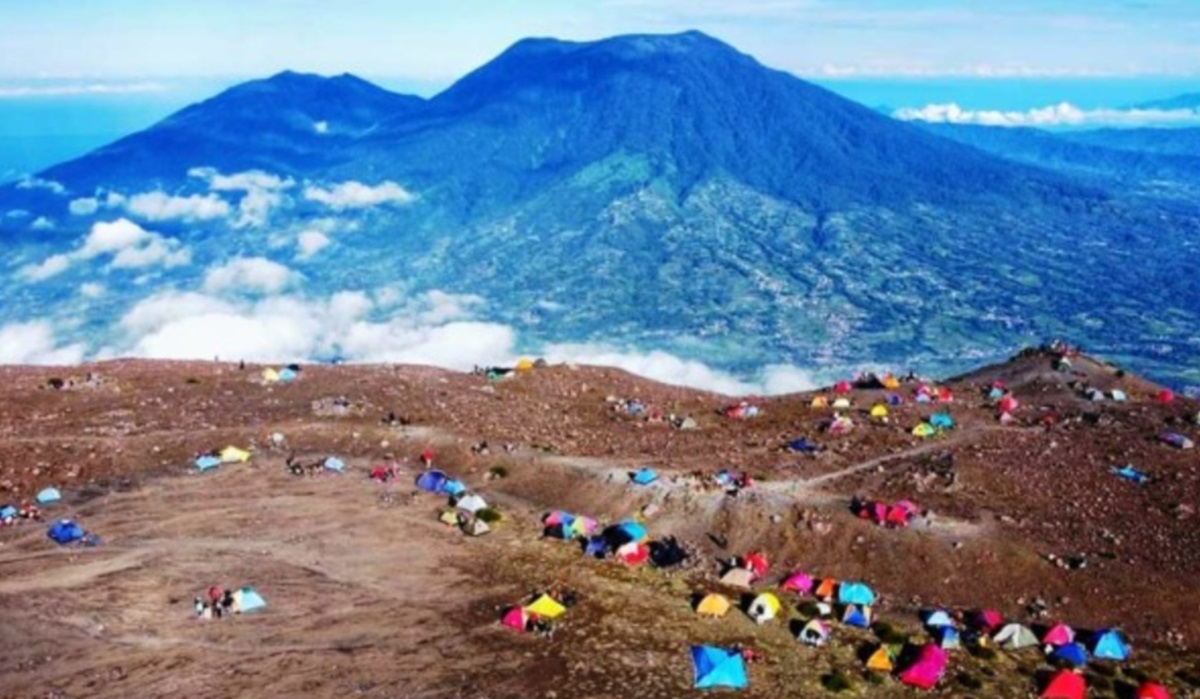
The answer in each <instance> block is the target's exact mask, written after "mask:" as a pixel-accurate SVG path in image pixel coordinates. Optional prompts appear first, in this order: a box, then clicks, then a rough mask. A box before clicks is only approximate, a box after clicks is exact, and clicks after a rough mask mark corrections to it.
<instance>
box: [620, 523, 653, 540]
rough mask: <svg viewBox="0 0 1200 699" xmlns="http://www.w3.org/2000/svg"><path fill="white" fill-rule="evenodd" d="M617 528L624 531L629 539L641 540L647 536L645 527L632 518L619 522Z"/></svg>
mask: <svg viewBox="0 0 1200 699" xmlns="http://www.w3.org/2000/svg"><path fill="white" fill-rule="evenodd" d="M617 529H619V530H620V531H622V532H624V533H625V535H626V536H627V537H629V540H630V541H643V540H645V538H646V537H647V536H648V534H647V532H646V528H645V527H643V526H642V525H640V524H638V523H637V522H634V521H632V520H625V521H624V522H621V523H620V524H618V525H617Z"/></svg>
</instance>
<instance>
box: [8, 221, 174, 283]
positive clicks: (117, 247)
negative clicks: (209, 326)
mask: <svg viewBox="0 0 1200 699" xmlns="http://www.w3.org/2000/svg"><path fill="white" fill-rule="evenodd" d="M101 255H112V260H111V261H110V263H109V266H110V267H111V268H113V269H132V268H141V267H149V266H151V265H162V266H164V267H178V266H180V265H185V264H188V263H189V262H191V259H192V254H191V251H190V250H188V249H187V248H186V247H184V246H183V245H182V244H180V243H179V241H177V240H171V239H169V238H164V237H163V236H161V235H159V234H158V233H154V232H152V231H148V230H146V229H144V228H142V227H141V226H139V225H137V224H136V223H134V222H133V221H130V220H129V219H125V218H122V219H117V220H116V221H111V222H107V221H98V222H96V223H95V224H93V225H92V229H91V231H90V232H89V233H88V235H87V237H86V238H84V239H83V242H82V243H81V244H80V245H79V246H78V247H76V248H75V249H74V250H72V251H71V252H69V253H65V254H58V255H53V256H51V257H48V258H46V259H45V260H43V261H42V262H41V263H40V264H36V265H29V266H26V267H24V268H22V269H21V275H22V276H24V277H25V278H26V279H29V280H30V281H41V280H43V279H48V278H50V277H52V276H54V275H56V274H59V273H60V272H63V271H64V270H66V269H67V267H69V266H70V265H71V264H72V263H73V262H77V261H80V260H91V259H93V258H96V257H99V256H101Z"/></svg>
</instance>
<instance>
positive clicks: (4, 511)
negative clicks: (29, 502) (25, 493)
mask: <svg viewBox="0 0 1200 699" xmlns="http://www.w3.org/2000/svg"><path fill="white" fill-rule="evenodd" d="M17 514H18V512H17V508H15V507H13V506H12V505H5V506H4V507H0V520H2V519H12V518H14V517H16V516H17Z"/></svg>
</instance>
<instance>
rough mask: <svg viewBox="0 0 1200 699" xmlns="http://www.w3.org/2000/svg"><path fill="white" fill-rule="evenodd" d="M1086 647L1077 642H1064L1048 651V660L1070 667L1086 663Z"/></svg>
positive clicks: (1081, 665)
mask: <svg viewBox="0 0 1200 699" xmlns="http://www.w3.org/2000/svg"><path fill="white" fill-rule="evenodd" d="M1087 659H1088V654H1087V649H1086V648H1084V647H1083V646H1081V645H1079V644H1078V643H1064V644H1063V645H1061V646H1059V647H1057V648H1055V649H1054V651H1053V652H1051V653H1050V661H1051V662H1054V663H1058V664H1061V665H1069V666H1071V667H1083V666H1084V665H1087Z"/></svg>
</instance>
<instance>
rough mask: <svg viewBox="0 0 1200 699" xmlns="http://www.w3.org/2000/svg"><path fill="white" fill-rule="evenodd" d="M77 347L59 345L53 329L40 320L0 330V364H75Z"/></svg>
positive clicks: (78, 353) (79, 350) (80, 356)
mask: <svg viewBox="0 0 1200 699" xmlns="http://www.w3.org/2000/svg"><path fill="white" fill-rule="evenodd" d="M83 354H84V347H83V345H80V344H72V345H66V346H59V344H58V340H57V338H56V337H55V333H54V328H53V326H51V325H50V323H49V322H47V321H44V320H38V321H33V322H30V323H9V324H7V325H5V326H3V327H0V364H47V365H59V364H78V363H79V362H80V361H82V360H83Z"/></svg>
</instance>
